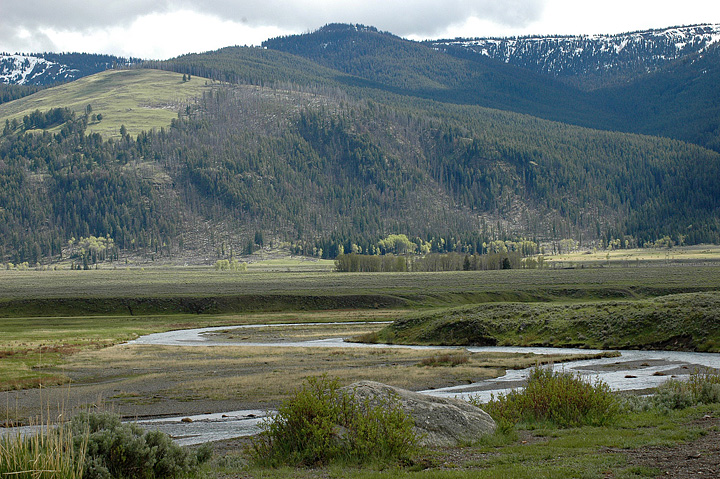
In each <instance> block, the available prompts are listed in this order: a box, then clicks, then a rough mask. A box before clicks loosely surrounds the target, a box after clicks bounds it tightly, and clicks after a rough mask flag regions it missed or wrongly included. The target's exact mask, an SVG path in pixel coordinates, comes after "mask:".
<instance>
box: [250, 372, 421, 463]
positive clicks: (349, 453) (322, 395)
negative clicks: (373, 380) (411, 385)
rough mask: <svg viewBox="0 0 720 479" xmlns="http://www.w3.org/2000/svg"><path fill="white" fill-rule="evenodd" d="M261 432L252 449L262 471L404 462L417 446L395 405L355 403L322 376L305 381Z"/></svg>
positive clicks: (335, 382)
mask: <svg viewBox="0 0 720 479" xmlns="http://www.w3.org/2000/svg"><path fill="white" fill-rule="evenodd" d="M263 427H264V430H263V432H262V433H261V434H260V435H259V437H258V438H256V439H255V440H254V441H253V444H252V447H251V453H252V457H253V460H254V462H255V463H256V464H258V465H262V466H271V467H277V466H280V465H290V466H300V465H304V466H314V465H323V464H328V463H332V462H346V463H365V462H367V461H372V460H376V461H382V462H388V461H391V460H396V459H401V458H404V457H407V456H408V455H409V454H410V453H411V452H412V451H413V450H414V449H415V447H416V445H417V438H416V436H415V434H414V432H413V422H412V420H411V419H410V418H408V416H407V415H406V414H405V412H404V411H403V410H402V409H401V408H400V404H399V402H397V401H387V402H384V403H380V404H376V405H371V404H370V403H369V402H367V401H365V402H359V401H356V400H355V398H354V397H353V395H352V394H351V393H348V392H346V391H343V390H341V389H340V387H339V383H338V380H337V379H333V380H330V379H328V378H327V377H326V376H321V377H319V378H308V380H307V382H306V383H305V384H303V386H302V387H301V388H300V389H299V390H298V391H296V392H295V393H294V395H293V396H292V397H291V398H289V399H288V400H287V401H286V402H284V403H283V404H282V405H281V407H280V408H279V410H278V413H277V414H276V415H275V416H274V417H273V418H272V419H271V420H268V421H267V422H266V423H264V426H263Z"/></svg>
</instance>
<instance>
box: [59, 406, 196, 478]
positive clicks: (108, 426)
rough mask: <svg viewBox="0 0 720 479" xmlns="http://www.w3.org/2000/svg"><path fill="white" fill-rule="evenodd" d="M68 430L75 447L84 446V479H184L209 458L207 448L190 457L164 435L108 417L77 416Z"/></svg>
mask: <svg viewBox="0 0 720 479" xmlns="http://www.w3.org/2000/svg"><path fill="white" fill-rule="evenodd" d="M69 428H70V432H71V434H72V436H73V438H74V441H75V442H76V443H79V442H81V441H85V442H86V443H87V453H86V455H85V472H84V474H83V478H85V479H109V478H127V479H131V478H132V479H135V478H138V479H155V478H179V477H185V476H189V475H191V474H193V473H194V472H195V471H196V470H197V466H198V465H199V463H200V462H202V461H204V460H207V459H208V458H209V456H208V451H207V449H208V448H207V447H201V448H199V449H198V450H197V451H196V452H195V453H194V454H190V453H189V452H188V451H186V450H184V449H182V448H181V447H180V446H178V445H177V444H175V443H174V442H173V441H172V439H170V437H169V436H168V435H167V434H165V433H162V432H159V431H147V432H146V431H145V430H143V429H142V428H141V427H139V426H138V425H137V424H133V423H129V424H127V423H126V424H123V423H122V422H121V421H120V418H119V417H118V416H117V415H114V414H110V413H92V414H91V413H81V414H79V415H77V416H75V417H74V418H73V419H72V421H71V422H70V424H69Z"/></svg>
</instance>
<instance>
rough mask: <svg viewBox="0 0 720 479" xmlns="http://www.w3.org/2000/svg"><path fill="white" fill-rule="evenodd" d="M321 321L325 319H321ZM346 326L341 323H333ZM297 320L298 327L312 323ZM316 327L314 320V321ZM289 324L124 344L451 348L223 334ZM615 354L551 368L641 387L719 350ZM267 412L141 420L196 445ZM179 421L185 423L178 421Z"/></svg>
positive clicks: (251, 426)
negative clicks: (262, 339) (249, 338)
mask: <svg viewBox="0 0 720 479" xmlns="http://www.w3.org/2000/svg"><path fill="white" fill-rule="evenodd" d="M323 324H325V325H327V324H328V323H323ZM334 324H346V323H334ZM312 325H313V324H307V323H305V324H303V325H302V326H312ZM318 325H320V324H318ZM283 326H285V327H293V326H300V325H298V324H285V325H278V324H273V325H264V324H263V325H244V326H233V327H227V326H225V327H211V328H198V329H185V330H178V331H169V332H165V333H156V334H150V335H147V336H142V337H140V338H138V339H136V340H134V341H130V342H129V343H128V344H145V345H163V346H203V347H208V346H211V347H222V346H248V347H254V346H262V347H273V346H275V347H303V348H307V347H331V348H413V349H427V350H433V349H451V348H448V347H447V346H405V345H388V344H362V343H353V342H347V341H345V340H344V339H343V338H327V339H313V340H307V341H282V340H279V341H271V342H246V341H229V340H227V337H228V336H227V334H225V333H228V332H230V331H232V330H239V329H250V328H267V327H283ZM457 349H464V350H467V351H469V352H471V353H479V352H508V353H535V354H592V353H600V352H603V351H602V350H593V349H569V348H523V347H495V346H492V347H462V348H460V347H458V348H457ZM619 353H620V356H618V357H612V358H601V359H589V360H580V361H573V362H568V363H562V364H556V365H553V366H551V367H553V368H554V369H556V370H563V371H571V372H574V373H577V374H580V375H582V376H584V377H588V378H591V380H593V381H594V380H601V381H604V382H605V383H607V384H608V386H610V388H612V389H613V390H615V391H645V390H648V389H651V388H655V387H657V386H659V385H660V384H662V383H663V382H665V381H667V380H668V379H670V378H682V377H683V376H688V375H689V374H690V373H691V372H693V371H694V370H696V369H703V368H716V369H720V354H713V353H692V352H679V351H636V350H622V351H619ZM528 374H529V369H520V370H508V371H507V372H506V374H505V375H504V376H501V377H498V378H494V379H488V380H484V381H481V382H477V383H472V384H465V385H460V386H453V387H446V388H438V389H428V390H425V391H420V392H421V393H423V394H428V395H432V396H440V397H458V398H464V399H466V398H468V397H469V396H476V397H479V398H480V399H481V400H482V401H487V400H489V399H490V396H491V395H492V394H495V395H497V394H499V393H504V392H507V391H510V390H512V389H515V388H518V387H522V385H523V384H524V381H525V380H526V379H527V376H528ZM267 414H268V413H267V412H263V411H233V412H228V413H224V414H212V415H203V416H190V417H177V418H164V419H154V420H151V421H141V422H140V424H141V425H142V426H144V427H146V428H154V429H160V430H162V431H164V432H166V433H168V434H170V435H171V436H173V437H175V438H176V440H177V441H178V442H179V443H180V444H197V443H201V442H206V441H212V440H219V439H229V438H232V437H239V436H245V435H252V434H256V433H257V432H259V430H260V422H261V421H262V420H263V417H265V416H266V415H267ZM183 420H185V422H183Z"/></svg>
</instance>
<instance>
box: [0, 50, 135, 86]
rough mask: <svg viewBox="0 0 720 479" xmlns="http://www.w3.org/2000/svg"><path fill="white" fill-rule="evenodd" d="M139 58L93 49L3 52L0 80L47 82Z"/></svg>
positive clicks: (67, 79)
mask: <svg viewBox="0 0 720 479" xmlns="http://www.w3.org/2000/svg"><path fill="white" fill-rule="evenodd" d="M140 62H141V61H140V60H139V59H137V58H120V57H116V56H113V55H98V54H91V53H35V54H22V53H16V54H13V55H11V54H9V53H0V84H8V85H36V86H48V85H53V84H57V83H63V82H68V81H72V80H77V79H78V78H82V77H84V76H88V75H92V74H94V73H99V72H102V71H105V70H107V69H109V68H113V67H116V66H125V67H126V66H130V65H133V64H137V63H140Z"/></svg>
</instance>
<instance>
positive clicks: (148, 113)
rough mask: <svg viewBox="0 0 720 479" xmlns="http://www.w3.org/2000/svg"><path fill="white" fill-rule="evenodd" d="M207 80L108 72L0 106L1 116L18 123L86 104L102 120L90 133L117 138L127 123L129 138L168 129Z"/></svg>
mask: <svg viewBox="0 0 720 479" xmlns="http://www.w3.org/2000/svg"><path fill="white" fill-rule="evenodd" d="M207 84H208V81H207V80H206V79H205V78H191V80H190V81H186V82H183V81H182V75H180V74H177V73H172V72H163V71H158V70H149V69H138V70H109V71H105V72H102V73H99V74H96V75H92V76H89V77H85V78H81V79H80V80H76V81H74V82H70V83H66V84H63V85H60V86H57V87H54V88H51V89H46V90H43V91H40V92H37V93H35V94H33V95H32V96H26V97H24V98H21V99H18V100H15V101H13V102H11V103H5V104H2V105H0V118H1V119H2V121H3V122H4V121H5V120H6V119H8V120H10V121H12V120H13V119H16V120H18V121H19V122H22V119H23V117H24V116H26V115H29V114H31V113H32V112H33V111H35V110H41V111H48V110H50V109H51V108H59V107H62V108H69V109H71V110H72V111H74V112H76V113H78V114H83V113H85V109H86V107H87V105H91V107H92V113H94V114H95V115H96V116H97V114H100V115H102V119H101V120H100V121H97V120H96V121H94V122H90V123H89V124H88V128H87V132H88V133H96V132H97V133H100V134H101V135H103V136H104V137H105V138H109V137H116V138H117V137H119V136H120V127H121V126H122V125H125V127H126V128H127V131H128V133H130V134H132V135H133V136H135V135H137V134H138V133H140V132H142V131H144V130H150V129H153V128H160V127H168V126H170V121H171V120H172V119H174V118H177V115H178V111H179V110H181V109H182V108H184V107H185V106H186V104H187V102H188V101H189V100H191V99H193V98H195V97H197V96H201V95H202V92H203V91H204V90H206V89H208V88H209V87H208V85H207Z"/></svg>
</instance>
